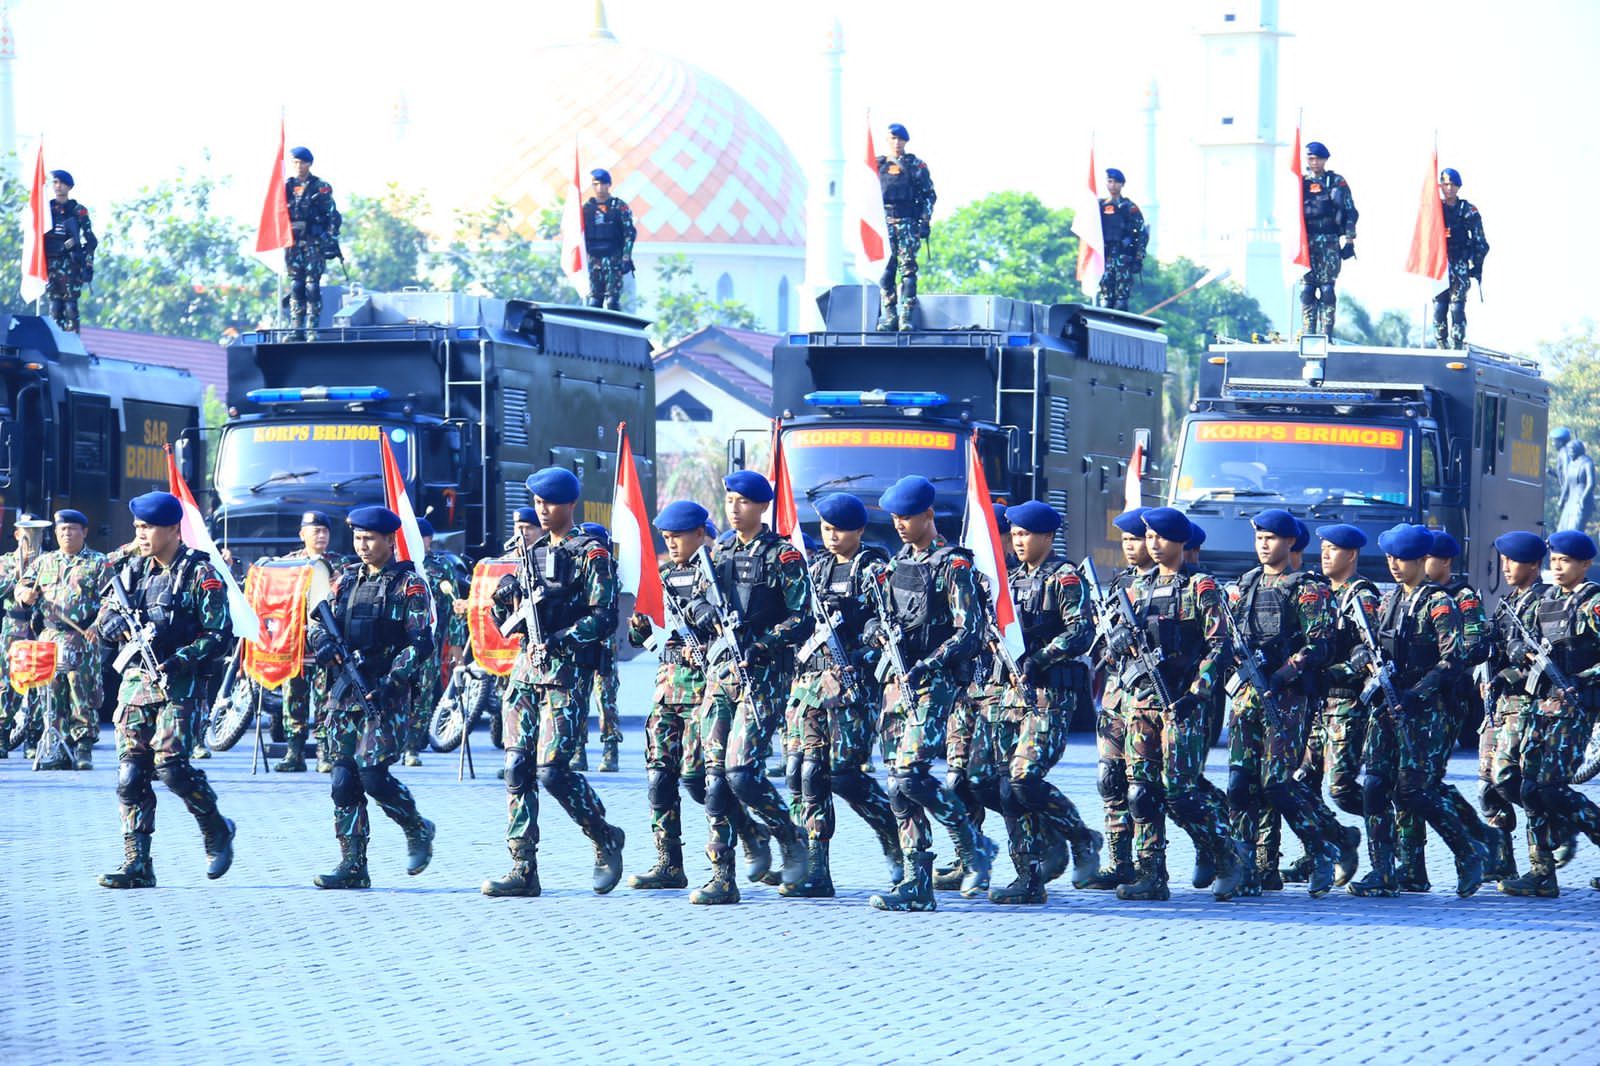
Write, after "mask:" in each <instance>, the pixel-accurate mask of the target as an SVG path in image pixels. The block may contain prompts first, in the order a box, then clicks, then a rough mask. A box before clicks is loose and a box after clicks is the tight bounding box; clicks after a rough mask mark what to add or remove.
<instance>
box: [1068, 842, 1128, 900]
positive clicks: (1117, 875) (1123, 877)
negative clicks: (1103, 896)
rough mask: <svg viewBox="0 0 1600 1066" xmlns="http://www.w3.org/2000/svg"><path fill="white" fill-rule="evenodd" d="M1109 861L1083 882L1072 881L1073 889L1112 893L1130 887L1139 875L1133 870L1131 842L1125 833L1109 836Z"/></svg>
mask: <svg viewBox="0 0 1600 1066" xmlns="http://www.w3.org/2000/svg"><path fill="white" fill-rule="evenodd" d="M1110 843H1111V854H1110V856H1109V858H1110V861H1109V862H1108V863H1107V864H1106V865H1105V866H1102V867H1100V869H1099V870H1098V871H1097V872H1096V873H1095V875H1094V876H1093V877H1091V878H1089V879H1087V880H1085V881H1082V882H1079V881H1073V882H1072V885H1073V887H1074V888H1087V889H1094V890H1096V891H1100V892H1112V891H1115V890H1116V889H1117V888H1119V887H1121V886H1122V885H1131V884H1132V883H1133V882H1134V881H1136V880H1138V877H1139V875H1138V874H1137V873H1136V872H1135V871H1134V868H1133V859H1132V852H1133V841H1132V840H1131V839H1130V837H1129V835H1128V834H1127V833H1113V834H1111V842H1110Z"/></svg>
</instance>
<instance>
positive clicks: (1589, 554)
mask: <svg viewBox="0 0 1600 1066" xmlns="http://www.w3.org/2000/svg"><path fill="white" fill-rule="evenodd" d="M1550 554H1551V555H1565V556H1567V557H1568V558H1571V559H1593V558H1594V556H1595V546H1594V538H1592V537H1590V536H1589V534H1587V533H1585V532H1583V531H1582V530H1577V529H1563V530H1562V531H1561V532H1559V533H1552V534H1550Z"/></svg>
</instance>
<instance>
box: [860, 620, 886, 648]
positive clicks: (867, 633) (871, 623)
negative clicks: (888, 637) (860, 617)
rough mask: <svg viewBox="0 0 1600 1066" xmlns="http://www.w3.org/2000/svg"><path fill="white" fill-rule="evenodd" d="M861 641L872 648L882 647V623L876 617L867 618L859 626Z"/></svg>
mask: <svg viewBox="0 0 1600 1066" xmlns="http://www.w3.org/2000/svg"><path fill="white" fill-rule="evenodd" d="M861 643H863V644H865V645H867V646H868V647H873V648H881V647H883V645H884V639H883V623H882V622H880V621H878V620H877V619H876V618H869V619H867V621H866V624H865V625H863V626H862V627H861Z"/></svg>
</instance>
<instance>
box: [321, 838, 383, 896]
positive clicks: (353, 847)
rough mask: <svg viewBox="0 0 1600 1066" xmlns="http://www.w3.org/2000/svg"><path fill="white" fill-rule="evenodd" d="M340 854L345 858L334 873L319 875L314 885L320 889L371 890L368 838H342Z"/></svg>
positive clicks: (340, 839) (340, 840)
mask: <svg viewBox="0 0 1600 1066" xmlns="http://www.w3.org/2000/svg"><path fill="white" fill-rule="evenodd" d="M339 853H340V854H341V855H342V856H343V858H342V859H341V860H340V861H339V865H338V867H337V868H336V869H335V870H334V871H333V872H332V873H326V874H318V875H317V877H316V879H315V880H314V881H312V884H314V885H316V886H317V887H318V888H371V887H372V878H371V877H369V876H368V875H367V838H366V837H340V838H339Z"/></svg>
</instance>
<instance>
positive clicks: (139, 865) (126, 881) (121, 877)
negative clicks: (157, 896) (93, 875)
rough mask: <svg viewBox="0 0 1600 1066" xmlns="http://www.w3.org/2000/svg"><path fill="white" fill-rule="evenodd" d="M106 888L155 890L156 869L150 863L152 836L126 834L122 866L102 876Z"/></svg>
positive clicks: (124, 836)
mask: <svg viewBox="0 0 1600 1066" xmlns="http://www.w3.org/2000/svg"><path fill="white" fill-rule="evenodd" d="M100 884H101V886H102V887H104V888H155V887H156V868H155V866H153V865H152V864H151V862H150V834H149V833H124V834H123V836H122V866H121V868H119V869H117V870H114V871H112V872H111V873H108V874H101V875H100Z"/></svg>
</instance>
